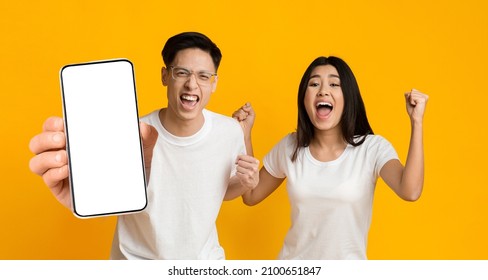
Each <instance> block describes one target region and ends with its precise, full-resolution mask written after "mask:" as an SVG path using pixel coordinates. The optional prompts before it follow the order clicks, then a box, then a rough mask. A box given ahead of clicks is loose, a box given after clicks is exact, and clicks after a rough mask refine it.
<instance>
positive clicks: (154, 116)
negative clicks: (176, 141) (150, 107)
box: [139, 109, 161, 124]
mask: <svg viewBox="0 0 488 280" xmlns="http://www.w3.org/2000/svg"><path fill="white" fill-rule="evenodd" d="M160 110H161V109H157V110H154V111H152V112H151V113H149V114H146V115H144V116H142V117H140V118H139V120H140V121H142V122H145V123H148V124H153V123H154V122H155V121H159V111H160Z"/></svg>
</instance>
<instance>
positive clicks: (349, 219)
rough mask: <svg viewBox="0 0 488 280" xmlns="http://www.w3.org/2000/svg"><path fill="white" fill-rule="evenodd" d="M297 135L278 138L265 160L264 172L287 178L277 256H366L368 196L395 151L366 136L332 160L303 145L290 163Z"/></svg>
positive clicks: (334, 257) (322, 257)
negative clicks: (286, 223) (287, 215)
mask: <svg viewBox="0 0 488 280" xmlns="http://www.w3.org/2000/svg"><path fill="white" fill-rule="evenodd" d="M295 143H296V134H289V135H287V136H286V137H285V138H283V139H282V140H281V141H280V142H279V143H278V144H277V145H276V146H275V147H274V148H273V149H272V150H271V151H270V152H269V153H268V154H267V155H266V156H265V158H264V161H263V162H264V163H263V164H264V166H265V168H266V170H267V171H268V172H269V173H270V174H271V175H272V176H274V177H276V178H285V177H286V178H287V183H286V188H287V192H288V196H289V200H290V203H291V227H290V229H289V231H288V233H287V235H286V237H285V241H284V245H283V247H282V249H281V252H280V254H279V258H280V259H332V260H338V259H366V245H367V239H368V231H369V227H370V223H371V213H372V204H373V194H374V189H375V185H376V181H377V179H378V177H379V172H380V170H381V168H382V167H383V165H384V164H385V163H386V162H388V161H389V160H392V159H398V155H397V153H396V151H395V150H394V148H393V147H392V145H391V144H390V143H389V142H388V141H387V140H386V139H384V138H383V137H381V136H378V135H368V136H367V137H366V140H365V141H364V143H363V144H361V145H359V146H357V147H354V146H352V145H348V146H347V147H346V149H345V150H344V152H343V153H342V154H341V156H339V158H337V159H336V160H333V161H329V162H320V161H318V160H316V159H315V158H314V157H313V156H312V154H311V153H310V150H309V148H308V147H304V148H301V149H300V150H299V153H298V157H297V159H296V161H295V162H292V161H291V155H292V153H293V151H294V148H295Z"/></svg>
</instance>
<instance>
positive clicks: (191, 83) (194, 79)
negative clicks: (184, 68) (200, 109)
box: [185, 73, 198, 90]
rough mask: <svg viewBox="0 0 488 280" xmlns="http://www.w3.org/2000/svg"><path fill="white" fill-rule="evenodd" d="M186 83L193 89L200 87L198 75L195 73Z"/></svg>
mask: <svg viewBox="0 0 488 280" xmlns="http://www.w3.org/2000/svg"><path fill="white" fill-rule="evenodd" d="M185 85H186V86H187V87H188V88H189V89H191V90H193V89H196V88H197V87H198V83H197V76H195V73H191V74H190V77H188V80H187V81H186V83H185Z"/></svg>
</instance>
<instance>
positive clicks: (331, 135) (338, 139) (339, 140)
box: [309, 130, 347, 162]
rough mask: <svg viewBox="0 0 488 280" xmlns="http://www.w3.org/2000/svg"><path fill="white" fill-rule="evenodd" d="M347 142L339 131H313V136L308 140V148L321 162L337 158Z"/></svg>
mask: <svg viewBox="0 0 488 280" xmlns="http://www.w3.org/2000/svg"><path fill="white" fill-rule="evenodd" d="M346 147H347V142H346V141H344V139H343V137H342V133H341V132H340V131H337V130H335V131H319V130H316V131H315V136H314V138H313V139H312V141H311V142H310V146H309V150H310V153H311V154H312V156H313V157H314V158H315V159H317V160H319V161H323V162H327V161H332V160H335V159H337V158H338V157H339V156H340V155H341V154H342V153H343V152H344V150H345V149H346Z"/></svg>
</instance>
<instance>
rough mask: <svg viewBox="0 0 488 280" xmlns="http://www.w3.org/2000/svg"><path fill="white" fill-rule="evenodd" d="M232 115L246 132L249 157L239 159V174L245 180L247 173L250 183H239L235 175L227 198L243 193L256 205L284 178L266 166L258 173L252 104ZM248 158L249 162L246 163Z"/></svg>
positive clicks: (245, 199)
mask: <svg viewBox="0 0 488 280" xmlns="http://www.w3.org/2000/svg"><path fill="white" fill-rule="evenodd" d="M232 117H233V118H235V119H236V120H237V121H239V124H240V125H241V127H242V130H243V132H244V141H245V143H246V149H247V153H248V156H247V157H240V158H241V160H239V159H238V173H237V174H238V175H239V174H242V175H240V176H241V181H244V179H245V178H246V177H244V176H243V175H244V174H246V175H245V176H247V178H248V179H247V182H248V184H240V185H239V184H238V182H239V180H237V179H238V178H237V176H234V177H233V178H231V183H230V184H229V187H228V188H227V193H226V195H225V199H226V200H229V199H234V198H235V197H237V196H241V195H242V199H243V201H244V203H245V204H246V205H255V204H258V203H259V202H261V201H262V200H263V199H265V198H266V197H268V196H269V195H270V194H271V193H272V192H273V191H274V190H276V189H277V188H278V187H279V186H280V185H281V183H282V182H283V180H284V178H283V179H280V178H275V177H273V176H271V174H269V173H268V171H266V169H265V168H261V170H260V171H259V174H258V171H257V170H258V167H259V161H257V160H256V159H255V158H253V157H252V155H253V148H252V143H251V130H252V127H253V125H254V120H255V118H256V114H255V113H254V110H253V108H252V106H251V104H249V103H246V104H245V105H244V106H242V107H241V108H239V109H238V110H237V111H235V112H234V113H233V114H232ZM246 159H247V162H248V164H246V165H244V163H245V162H246ZM252 159H254V160H255V163H254V165H252V163H251V160H252ZM239 163H241V165H242V166H241V167H239ZM251 169H252V170H251ZM239 170H240V171H239ZM251 178H252V180H251ZM246 185H247V187H246Z"/></svg>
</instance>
